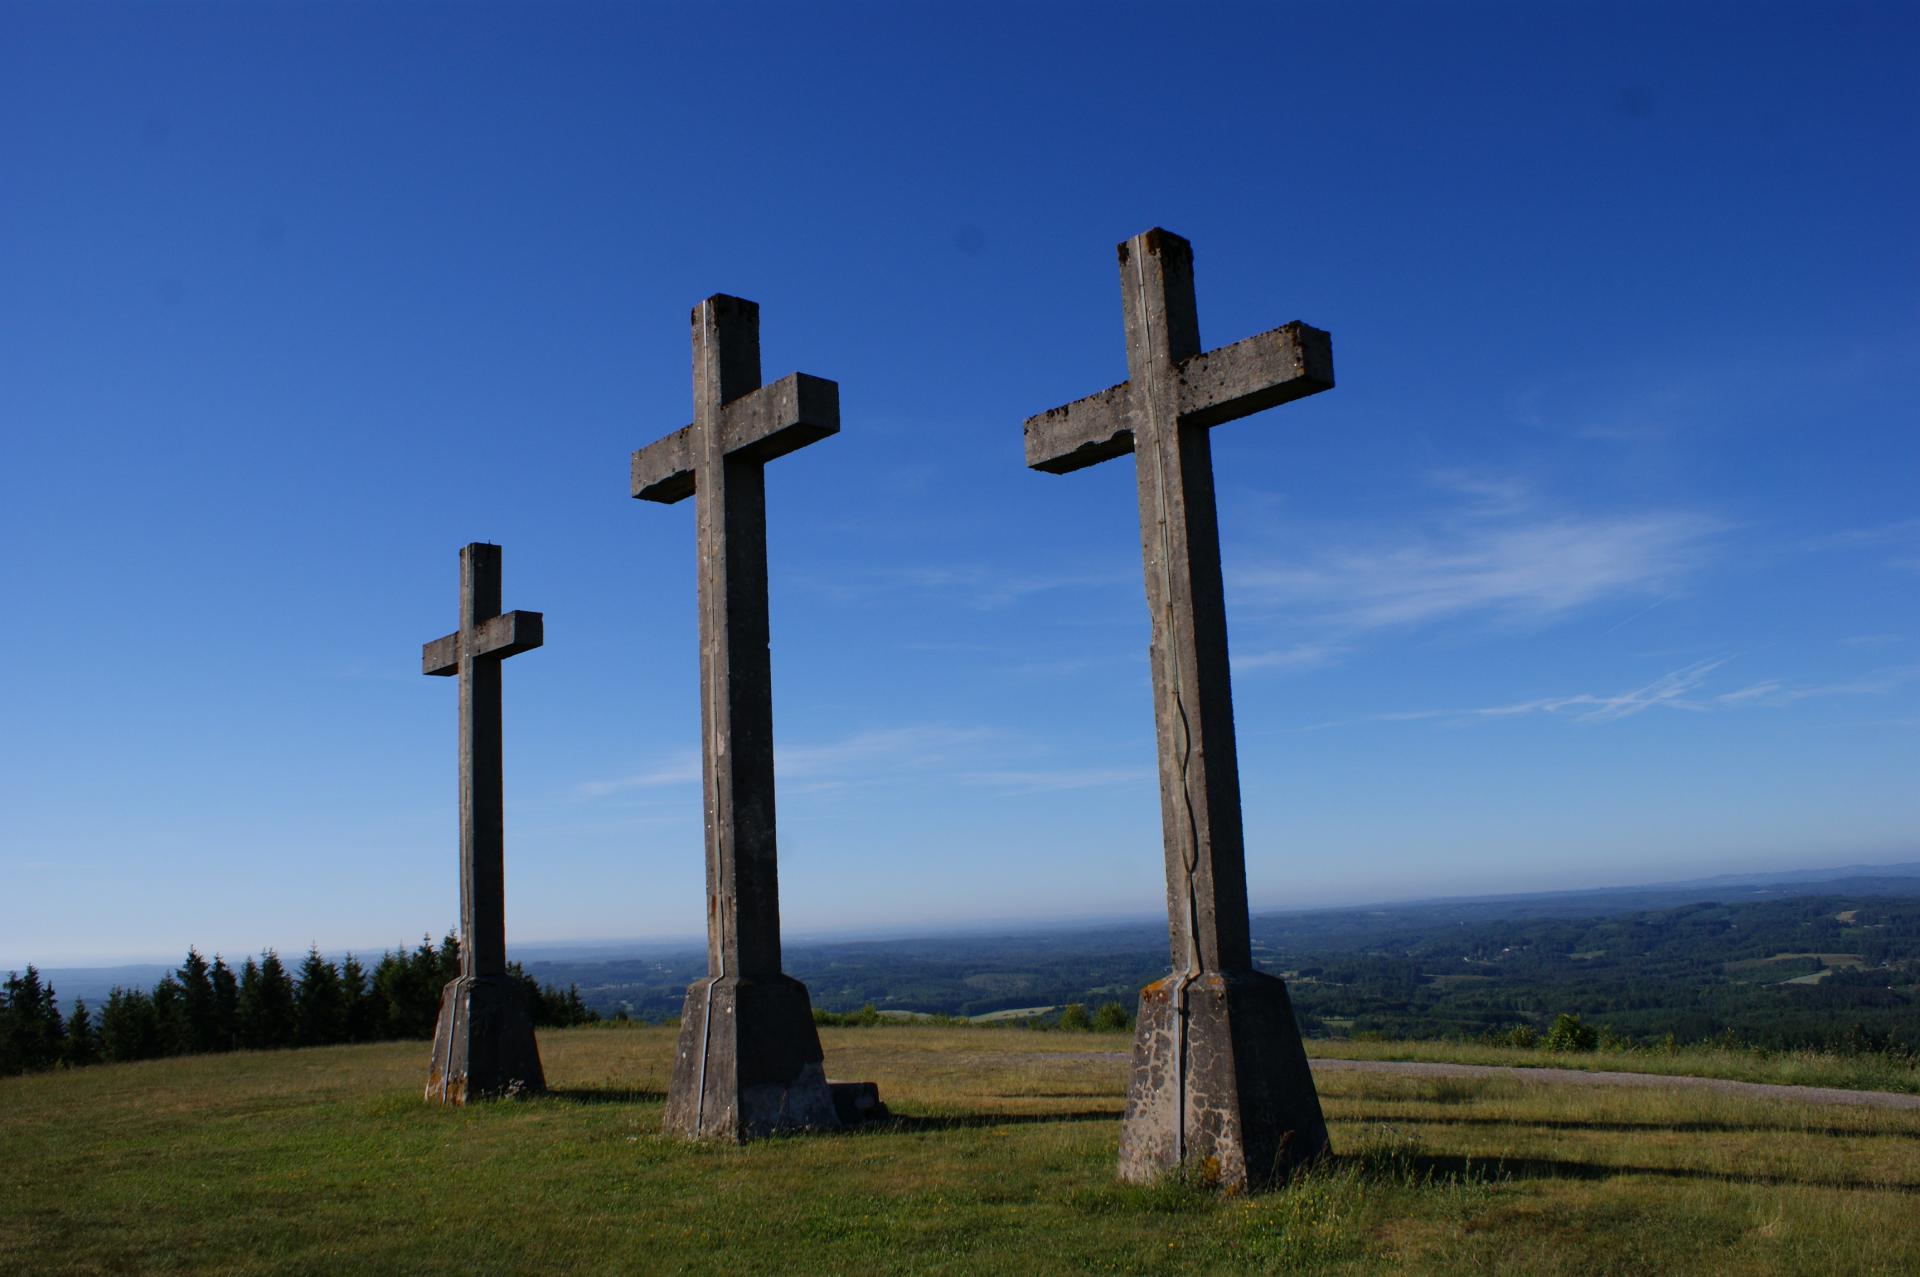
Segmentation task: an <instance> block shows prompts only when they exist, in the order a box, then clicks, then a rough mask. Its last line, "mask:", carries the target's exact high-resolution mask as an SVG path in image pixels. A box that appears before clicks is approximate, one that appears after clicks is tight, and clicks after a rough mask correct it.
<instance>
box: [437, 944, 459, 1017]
mask: <svg viewBox="0 0 1920 1277" xmlns="http://www.w3.org/2000/svg"><path fill="white" fill-rule="evenodd" d="M439 966H440V969H439V976H440V978H439V980H438V981H436V982H435V983H434V986H433V1005H434V1007H435V1012H434V1013H435V1014H436V1015H438V1014H439V1011H438V1008H439V1006H440V991H441V990H442V989H444V988H446V987H447V985H449V984H451V983H453V982H454V981H455V980H458V979H459V978H460V937H459V936H456V935H455V934H453V932H451V931H449V932H447V934H446V936H445V938H443V939H442V940H441V941H440V964H439Z"/></svg>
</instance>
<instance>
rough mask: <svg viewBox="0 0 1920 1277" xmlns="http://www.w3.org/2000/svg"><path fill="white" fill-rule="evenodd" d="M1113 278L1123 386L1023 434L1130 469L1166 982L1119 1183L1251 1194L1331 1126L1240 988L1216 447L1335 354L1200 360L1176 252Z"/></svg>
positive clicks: (1123, 259)
mask: <svg viewBox="0 0 1920 1277" xmlns="http://www.w3.org/2000/svg"><path fill="white" fill-rule="evenodd" d="M1119 265H1120V294H1121V309H1122V316H1123V319H1124V323H1125V328H1126V342H1127V372H1128V378H1127V380H1126V381H1125V382H1123V383H1121V384H1120V385H1118V386H1113V387H1109V388H1108V389H1106V390H1103V391H1101V392H1100V393H1098V394H1095V395H1089V396H1088V397H1087V398H1085V399H1079V400H1075V401H1074V402H1073V403H1070V404H1067V405H1065V406H1064V407H1060V408H1055V409H1053V410H1051V411H1049V412H1044V413H1041V414H1039V415H1037V416H1034V417H1032V418H1029V419H1028V421H1027V422H1026V428H1025V434H1026V455H1027V464H1028V465H1029V466H1030V467H1032V468H1033V469H1036V470H1044V471H1048V472H1051V473H1055V474H1065V473H1068V472H1070V471H1073V470H1078V469H1080V468H1082V467H1084V466H1089V465H1093V464H1095V463H1097V462H1100V461H1105V460H1108V459H1110V458H1113V457H1118V456H1122V455H1125V454H1126V453H1128V452H1133V453H1134V454H1135V459H1134V474H1135V478H1136V481H1137V483H1136V487H1137V495H1138V500H1139V509H1140V551H1141V561H1142V565H1143V567H1144V569H1145V576H1146V594H1147V609H1148V612H1149V614H1150V616H1151V618H1152V634H1153V637H1152V644H1151V646H1150V648H1149V650H1148V658H1149V661H1150V663H1151V665H1152V670H1153V704H1154V723H1155V730H1156V734H1157V737H1158V745H1159V759H1160V816H1161V834H1162V838H1163V843H1164V848H1165V858H1166V881H1167V924H1168V941H1169V948H1170V951H1171V954H1172V962H1173V969H1174V975H1173V976H1171V977H1169V979H1168V980H1166V981H1161V982H1160V983H1159V984H1155V985H1152V986H1150V987H1149V988H1148V989H1147V990H1146V991H1145V993H1143V994H1142V997H1141V1004H1140V1006H1141V1011H1140V1020H1139V1036H1138V1037H1137V1039H1136V1045H1135V1069H1134V1076H1133V1082H1132V1085H1131V1087H1130V1090H1129V1098H1128V1103H1127V1119H1126V1126H1125V1134H1124V1136H1123V1139H1122V1153H1121V1173H1122V1174H1123V1175H1124V1176H1126V1177H1127V1178H1130V1179H1137V1178H1141V1177H1143V1176H1146V1175H1150V1174H1156V1173H1159V1172H1160V1171H1164V1170H1169V1169H1172V1168H1173V1167H1176V1166H1179V1165H1181V1164H1183V1163H1194V1162H1196V1161H1197V1162H1198V1163H1199V1164H1200V1165H1202V1166H1203V1167H1205V1168H1207V1173H1208V1174H1210V1175H1212V1176H1214V1177H1216V1178H1217V1179H1219V1180H1220V1182H1222V1183H1224V1184H1227V1185H1230V1186H1238V1187H1256V1186H1259V1185H1261V1184H1265V1183H1269V1182H1271V1181H1272V1179H1273V1178H1274V1176H1275V1175H1276V1174H1284V1173H1285V1171H1286V1169H1288V1168H1290V1167H1291V1166H1293V1165H1297V1164H1298V1163H1299V1162H1301V1161H1303V1160H1306V1159H1310V1158H1312V1157H1314V1156H1317V1155H1318V1154H1319V1152H1320V1151H1321V1150H1322V1149H1324V1148H1325V1146H1326V1126H1325V1123H1324V1122H1322V1121H1321V1120H1320V1109H1319V1100H1318V1098H1317V1096H1316V1095H1315V1093H1314V1089H1313V1079H1312V1076H1311V1074H1310V1073H1309V1072H1308V1071H1307V1066H1306V1056H1305V1054H1304V1052H1303V1051H1302V1050H1301V1047H1300V1035H1299V1030H1298V1028H1297V1027H1296V1026H1295V1025H1294V1023H1293V1019H1292V1016H1291V1014H1290V1013H1289V1012H1288V1011H1287V999H1286V990H1285V987H1284V986H1283V985H1282V984H1281V983H1280V982H1279V981H1277V980H1274V979H1273V978H1272V977H1269V976H1264V975H1260V974H1258V973H1256V972H1255V971H1254V970H1253V969H1252V962H1253V956H1252V946H1251V942H1250V938H1249V934H1248V925H1247V885H1246V853H1245V847H1244V837H1243V833H1242V828H1241V815H1240V772H1239V761H1238V758H1237V752H1236V747H1235V741H1234V728H1233V692H1232V687H1231V678H1230V668H1229V661H1228V654H1227V616H1226V597H1225V589H1224V586H1223V584H1222V581H1221V574H1220V532H1219V520H1218V517H1217V515H1216V513H1215V509H1214V491H1213V454H1212V444H1211V441H1210V434H1209V431H1210V430H1211V428H1212V427H1213V426H1216V425H1219V424H1221V423H1223V422H1226V421H1229V420H1232V419H1233V418H1236V417H1240V416H1244V415H1246V414H1248V413H1251V412H1258V411H1260V410H1261V409H1264V408H1270V407H1273V406H1274V405H1276V404H1282V403H1286V402H1288V401H1289V400H1293V399H1298V398H1301V397H1303V396H1306V395H1310V394H1314V393H1316V392H1318V391H1321V390H1326V389H1329V388H1330V387H1331V386H1332V385H1333V345H1332V340H1331V338H1329V337H1328V336H1327V334H1326V333H1324V332H1321V331H1320V330H1318V329H1315V328H1310V327H1308V326H1307V325H1305V324H1299V323H1294V324H1287V325H1285V326H1283V327H1281V328H1276V329H1274V330H1272V331H1271V332H1266V333H1262V334H1260V335H1258V336H1255V337H1249V338H1247V339H1246V340H1244V341H1239V342H1235V343H1234V344H1232V345H1230V346H1225V347H1222V348H1221V349H1219V350H1215V351H1211V352H1209V351H1203V350H1202V349H1201V348H1200V321H1199V313H1198V310H1197V308H1196V307H1195V305H1194V296H1193V250H1192V247H1191V246H1190V245H1189V244H1188V243H1187V241H1185V240H1184V239H1181V238H1180V237H1179V236H1178V235H1173V234H1169V233H1168V232H1166V231H1163V230H1151V231H1147V232H1146V233H1145V234H1142V235H1136V236H1134V237H1133V238H1132V239H1130V240H1128V241H1127V242H1126V243H1124V244H1122V245H1120V246H1119ZM1276 1008H1277V1009H1276Z"/></svg>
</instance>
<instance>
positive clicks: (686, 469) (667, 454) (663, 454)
mask: <svg viewBox="0 0 1920 1277" xmlns="http://www.w3.org/2000/svg"><path fill="white" fill-rule="evenodd" d="M693 474H694V457H693V427H692V426H682V427H680V429H678V430H676V431H674V432H673V433H672V434H670V435H668V436H666V437H665V438H664V439H656V440H654V441H653V442H652V443H650V444H648V445H647V446H646V447H644V448H641V449H640V450H639V451H637V452H635V453H634V454H633V472H632V477H633V495H634V496H635V497H636V498H637V499H639V500H641V501H658V502H660V503H661V504H662V505H672V504H673V503H674V502H676V501H684V500H686V499H687V498H688V497H690V496H692V495H693V487H694V483H693Z"/></svg>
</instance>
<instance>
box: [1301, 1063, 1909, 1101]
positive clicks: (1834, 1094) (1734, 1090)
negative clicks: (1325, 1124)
mask: <svg viewBox="0 0 1920 1277" xmlns="http://www.w3.org/2000/svg"><path fill="white" fill-rule="evenodd" d="M1311 1063H1312V1065H1313V1071H1314V1072H1315V1073H1323V1072H1328V1071H1338V1070H1352V1071H1354V1072H1359V1073H1394V1074H1398V1075H1400V1076H1403V1077H1501V1078H1509V1079H1514V1080H1517V1081H1521V1082H1550V1083H1554V1084H1556V1085H1566V1086H1646V1087H1656V1088H1658V1089H1660V1090H1667V1091H1678V1090H1688V1091H1717V1092H1718V1093H1720V1094H1721V1095H1739V1096H1743V1097H1745V1098H1747V1099H1757V1100H1780V1101H1783V1102H1785V1103H1791V1104H1852V1105H1855V1106H1858V1107H1861V1108H1879V1109H1920V1095H1907V1094H1903V1093H1901V1092H1899V1091H1843V1090H1840V1089H1839V1088H1837V1087H1831V1086H1780V1085H1777V1084H1775V1083H1772V1082H1734V1081H1731V1080H1729V1079H1727V1078H1718V1077H1672V1076H1669V1075H1668V1074H1665V1073H1603V1072H1600V1071H1597V1070H1593V1069H1548V1068H1538V1069H1536V1068H1513V1067H1509V1066H1505V1065H1498V1064H1416V1063H1413V1062H1411V1061H1405V1060H1329V1059H1316V1060H1313V1061H1311Z"/></svg>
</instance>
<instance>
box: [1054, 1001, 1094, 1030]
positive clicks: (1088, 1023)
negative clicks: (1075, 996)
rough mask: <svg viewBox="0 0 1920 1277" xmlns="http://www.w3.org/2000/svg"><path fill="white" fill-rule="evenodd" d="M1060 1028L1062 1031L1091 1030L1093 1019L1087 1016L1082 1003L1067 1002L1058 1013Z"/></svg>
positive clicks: (1084, 1005) (1085, 1008)
mask: <svg viewBox="0 0 1920 1277" xmlns="http://www.w3.org/2000/svg"><path fill="white" fill-rule="evenodd" d="M1060 1027H1061V1028H1063V1029H1091V1028H1092V1027H1093V1018H1092V1017H1091V1016H1089V1015H1088V1014H1087V1007H1086V1004H1085V1003H1084V1002H1069V1003H1067V1005H1066V1008H1065V1009H1064V1010H1062V1011H1061V1012H1060Z"/></svg>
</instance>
